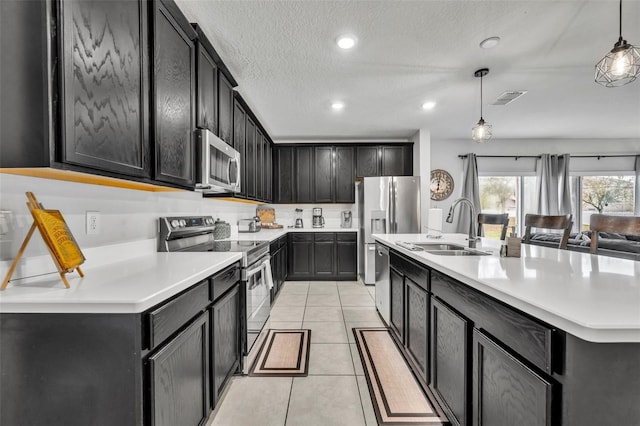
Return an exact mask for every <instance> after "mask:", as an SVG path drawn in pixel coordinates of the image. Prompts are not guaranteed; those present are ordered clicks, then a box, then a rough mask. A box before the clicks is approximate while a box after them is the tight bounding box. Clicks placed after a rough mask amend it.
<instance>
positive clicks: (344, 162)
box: [334, 146, 356, 203]
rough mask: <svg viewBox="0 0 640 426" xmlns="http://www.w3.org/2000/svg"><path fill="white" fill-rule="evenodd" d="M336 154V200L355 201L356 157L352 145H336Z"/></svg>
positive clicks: (339, 201) (341, 201)
mask: <svg viewBox="0 0 640 426" xmlns="http://www.w3.org/2000/svg"><path fill="white" fill-rule="evenodd" d="M334 156H335V161H334V165H335V188H336V189H335V193H334V194H335V202H336V203H354V202H355V199H356V194H355V181H356V174H355V158H354V148H353V147H352V146H336V147H335V148H334Z"/></svg>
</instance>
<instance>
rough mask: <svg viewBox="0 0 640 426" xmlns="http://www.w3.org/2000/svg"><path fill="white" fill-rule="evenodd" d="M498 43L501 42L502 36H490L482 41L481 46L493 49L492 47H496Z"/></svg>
mask: <svg viewBox="0 0 640 426" xmlns="http://www.w3.org/2000/svg"><path fill="white" fill-rule="evenodd" d="M498 44H500V37H489V38H485V39H484V40H482V41H481V42H480V47H482V48H483V49H491V48H492V47H496V46H497V45H498Z"/></svg>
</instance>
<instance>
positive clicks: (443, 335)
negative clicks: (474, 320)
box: [431, 297, 471, 426]
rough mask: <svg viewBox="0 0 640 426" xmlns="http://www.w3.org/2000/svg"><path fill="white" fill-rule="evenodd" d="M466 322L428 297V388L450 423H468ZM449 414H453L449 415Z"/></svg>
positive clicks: (468, 389)
mask: <svg viewBox="0 0 640 426" xmlns="http://www.w3.org/2000/svg"><path fill="white" fill-rule="evenodd" d="M470 327H471V326H470V325H469V322H468V321H467V320H466V319H465V318H464V317H462V316H461V315H460V314H458V313H457V312H455V311H454V310H453V309H451V308H449V307H448V306H447V305H445V304H443V303H442V302H440V300H438V299H437V298H435V297H432V298H431V388H432V389H433V390H434V391H435V393H436V395H437V396H438V397H439V399H440V402H441V404H443V405H445V407H446V408H448V409H449V411H450V413H449V416H448V417H449V420H451V421H452V423H454V424H458V425H462V426H464V425H467V424H469V406H470V392H469V391H470V388H469V386H468V384H469V368H468V367H469V366H470V365H471V363H470V359H469V358H468V357H467V354H468V353H469V344H468V342H469V330H470ZM452 415H453V418H452Z"/></svg>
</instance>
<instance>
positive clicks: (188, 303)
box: [147, 280, 209, 349]
mask: <svg viewBox="0 0 640 426" xmlns="http://www.w3.org/2000/svg"><path fill="white" fill-rule="evenodd" d="M208 304H209V281H208V280H207V281H203V282H201V283H200V284H197V285H196V286H194V287H193V288H191V289H190V290H188V291H186V292H185V293H183V294H181V295H180V296H178V297H176V298H175V299H173V300H171V301H169V302H167V303H165V304H164V305H162V306H160V307H159V308H157V309H155V310H153V311H151V312H149V313H148V314H147V318H148V320H147V335H148V336H149V349H153V348H155V347H156V346H158V345H159V344H160V343H162V342H163V341H164V340H165V339H166V338H167V337H169V336H171V335H172V334H173V333H175V332H176V331H178V329H180V328H181V327H182V326H183V325H185V324H186V323H187V322H188V321H189V320H190V319H191V318H193V317H195V316H196V315H197V314H198V313H200V312H202V311H203V310H204V309H205V308H206V307H207V305H208Z"/></svg>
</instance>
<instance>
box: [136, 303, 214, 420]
mask: <svg viewBox="0 0 640 426" xmlns="http://www.w3.org/2000/svg"><path fill="white" fill-rule="evenodd" d="M208 336H209V318H208V315H207V313H202V314H201V315H200V316H199V317H198V318H197V319H196V320H195V321H194V322H193V323H192V324H191V325H190V326H189V327H187V328H186V329H185V330H184V331H183V332H181V333H180V334H178V335H177V336H176V337H174V338H173V339H172V340H170V341H169V342H168V343H166V344H165V345H164V346H163V347H162V348H161V349H160V350H159V351H158V352H156V353H155V354H154V355H152V356H151V357H149V360H148V365H149V377H150V391H149V392H150V393H149V400H150V414H151V424H153V425H154V426H165V425H166V426H173V425H178V424H180V425H199V424H201V423H204V421H205V420H206V418H207V416H208V414H209V412H210V404H209V337H208Z"/></svg>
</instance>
